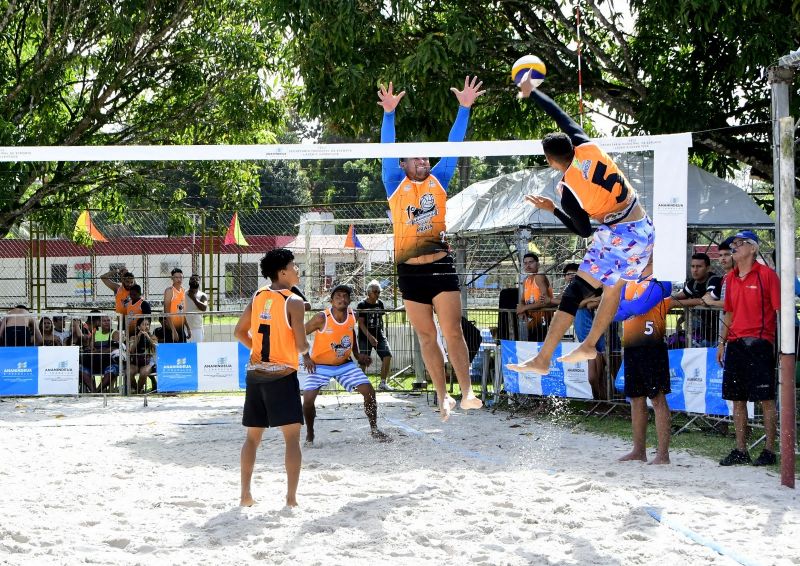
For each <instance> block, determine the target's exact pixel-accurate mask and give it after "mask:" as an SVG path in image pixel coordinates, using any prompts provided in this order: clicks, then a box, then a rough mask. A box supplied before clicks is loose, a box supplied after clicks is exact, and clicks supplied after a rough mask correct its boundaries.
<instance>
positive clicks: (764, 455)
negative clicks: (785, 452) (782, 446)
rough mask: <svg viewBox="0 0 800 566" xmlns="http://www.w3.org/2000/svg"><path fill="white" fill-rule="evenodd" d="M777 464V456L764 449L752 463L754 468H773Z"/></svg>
mask: <svg viewBox="0 0 800 566" xmlns="http://www.w3.org/2000/svg"><path fill="white" fill-rule="evenodd" d="M777 462H778V458H777V456H775V452H770V451H769V450H767V449H766V448H764V450H762V451H761V454H759V455H758V458H756V460H755V462H753V465H754V466H774V465H775V464H776V463H777Z"/></svg>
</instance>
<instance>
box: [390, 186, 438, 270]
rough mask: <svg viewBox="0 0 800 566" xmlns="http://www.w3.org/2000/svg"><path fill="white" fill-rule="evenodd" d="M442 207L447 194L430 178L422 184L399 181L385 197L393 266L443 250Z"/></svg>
mask: <svg viewBox="0 0 800 566" xmlns="http://www.w3.org/2000/svg"><path fill="white" fill-rule="evenodd" d="M446 204H447V191H446V190H445V189H444V188H443V187H442V185H441V183H439V180H438V179H437V178H436V177H434V176H433V175H430V176H428V178H427V179H425V180H424V181H411V180H410V179H409V178H408V177H406V178H405V179H403V181H402V182H401V183H400V185H399V186H398V187H397V190H396V191H395V192H394V193H392V196H391V197H389V209H390V210H391V214H392V225H393V227H394V261H395V263H405V262H406V261H408V260H409V259H411V258H415V257H419V256H421V255H426V254H432V253H436V252H440V251H447V249H448V246H447V242H446V241H445V238H444V235H445V230H446V228H445V224H444V216H445V206H446Z"/></svg>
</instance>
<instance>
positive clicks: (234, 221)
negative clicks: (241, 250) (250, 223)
mask: <svg viewBox="0 0 800 566" xmlns="http://www.w3.org/2000/svg"><path fill="white" fill-rule="evenodd" d="M223 244H224V245H226V246H231V245H234V244H236V245H237V246H249V245H250V244H248V243H247V240H245V239H244V234H242V228H241V226H239V213H238V212H234V213H233V218H231V225H230V226H228V233H227V234H225V241H224V242H223Z"/></svg>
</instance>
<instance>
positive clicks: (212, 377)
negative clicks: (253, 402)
mask: <svg viewBox="0 0 800 566" xmlns="http://www.w3.org/2000/svg"><path fill="white" fill-rule="evenodd" d="M196 346H197V391H235V390H237V389H239V347H238V346H239V344H238V343H236V342H201V343H199V344H196Z"/></svg>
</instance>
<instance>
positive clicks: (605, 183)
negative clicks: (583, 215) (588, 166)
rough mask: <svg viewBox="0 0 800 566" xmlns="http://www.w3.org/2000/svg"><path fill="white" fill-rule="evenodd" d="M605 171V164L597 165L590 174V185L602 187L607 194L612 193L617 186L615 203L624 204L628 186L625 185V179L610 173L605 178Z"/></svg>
mask: <svg viewBox="0 0 800 566" xmlns="http://www.w3.org/2000/svg"><path fill="white" fill-rule="evenodd" d="M607 169H608V168H607V167H606V164H605V163H598V164H597V167H595V168H594V173H592V183H594V184H595V185H598V186H600V187H603V188H604V189H605V190H607V191H608V192H609V193H612V192H614V186H615V185H617V184H618V185H619V186H620V191H619V195H618V196H617V198H616V200H617V202H625V201H626V200H627V198H628V185H627V184H625V178H624V177H623V176H622V175H619V174H617V173H612V174H611V175H609V176H608V177H606V171H607Z"/></svg>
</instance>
